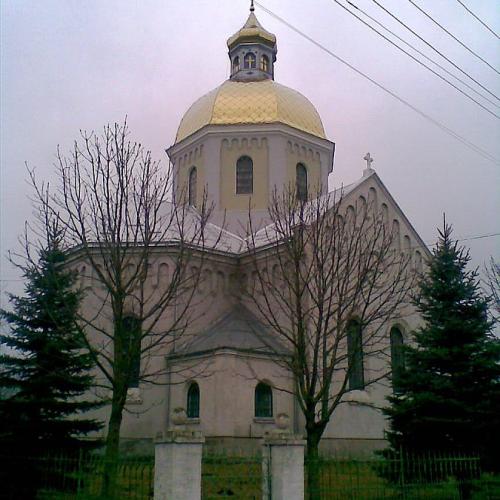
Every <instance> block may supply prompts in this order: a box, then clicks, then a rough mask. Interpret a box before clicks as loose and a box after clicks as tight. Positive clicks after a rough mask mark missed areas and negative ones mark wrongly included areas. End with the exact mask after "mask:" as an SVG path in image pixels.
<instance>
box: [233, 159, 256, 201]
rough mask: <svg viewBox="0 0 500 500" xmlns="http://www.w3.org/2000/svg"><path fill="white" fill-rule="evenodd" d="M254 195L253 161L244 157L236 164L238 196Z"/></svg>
mask: <svg viewBox="0 0 500 500" xmlns="http://www.w3.org/2000/svg"><path fill="white" fill-rule="evenodd" d="M252 193H253V161H252V158H250V157H249V156H242V157H241V158H239V159H238V161H237V162H236V194H252Z"/></svg>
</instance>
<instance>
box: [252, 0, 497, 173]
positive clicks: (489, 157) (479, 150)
mask: <svg viewBox="0 0 500 500" xmlns="http://www.w3.org/2000/svg"><path fill="white" fill-rule="evenodd" d="M255 3H256V4H257V5H258V6H259V7H260V8H261V9H262V10H263V11H264V12H266V13H267V14H269V15H270V16H271V17H273V18H275V19H276V20H277V21H279V22H280V23H282V24H284V25H285V26H287V27H288V28H290V29H291V30H292V31H295V33H297V34H298V35H300V36H302V37H303V38H305V39H306V40H308V41H309V42H311V43H312V44H313V45H316V47H318V48H320V49H321V50H323V51H324V52H326V53H327V54H329V55H330V56H331V57H333V58H334V59H336V60H337V61H339V62H341V63H342V64H344V65H345V66H347V67H348V68H349V69H351V70H352V71H354V72H355V73H357V74H358V75H360V76H362V77H363V78H365V79H367V80H368V81H369V82H370V83H372V84H373V85H375V86H376V87H378V88H379V89H381V90H383V91H384V92H386V93H387V94H389V95H390V96H391V97H393V98H394V99H396V100H398V101H399V102H400V103H402V104H404V105H405V106H407V107H408V108H410V109H411V110H413V111H414V112H415V113H417V114H419V115H420V116H421V117H423V118H425V119H426V120H428V121H430V122H431V123H432V124H434V125H435V126H436V127H439V128H440V129H441V130H443V131H444V132H446V133H447V134H449V135H451V136H452V137H454V138H455V139H456V140H457V141H459V142H461V143H462V144H464V145H465V146H467V147H468V148H470V149H472V150H473V151H475V152H476V153H477V154H479V155H480V156H482V157H483V158H485V159H487V160H489V161H490V162H492V163H494V164H496V165H500V160H499V159H498V158H495V157H494V156H493V155H491V154H490V153H488V152H487V151H485V150H484V149H482V148H480V147H479V146H476V145H475V144H474V143H472V142H470V141H469V140H467V139H466V138H465V137H462V136H461V135H460V134H458V133H457V132H454V131H453V130H452V129H450V128H449V127H447V126H446V125H444V124H442V123H441V122H439V121H437V120H435V119H434V118H432V117H431V116H429V115H428V114H426V113H424V112H423V111H421V110H420V109H418V108H417V107H415V106H413V104H411V103H409V102H408V101H406V100H405V99H403V98H402V97H400V96H399V95H397V94H396V93H395V92H393V91H392V90H389V89H388V88H386V87H384V86H383V85H382V84H380V83H378V82H377V81H376V80H374V79H373V78H371V77H370V76H368V75H367V74H365V73H363V72H362V71H361V70H359V69H357V68H356V67H355V66H353V65H352V64H350V63H348V62H347V61H346V60H344V59H342V58H341V57H340V56H338V55H337V54H335V53H334V52H332V51H331V50H330V49H328V48H326V47H325V46H324V45H322V44H321V43H319V42H317V41H316V40H314V39H313V38H311V37H310V36H309V35H307V34H306V33H304V32H303V31H300V30H299V29H298V28H296V27H295V26H293V25H292V24H290V23H289V22H288V21H285V20H284V19H283V18H281V17H280V16H278V15H277V14H275V13H274V12H273V11H271V10H269V9H268V8H266V7H265V6H264V5H262V4H261V3H260V2H257V1H256V2H255Z"/></svg>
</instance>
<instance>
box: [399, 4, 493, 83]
mask: <svg viewBox="0 0 500 500" xmlns="http://www.w3.org/2000/svg"><path fill="white" fill-rule="evenodd" d="M408 2H410V3H411V4H412V5H413V6H414V7H415V8H416V9H418V10H419V11H420V12H421V13H422V14H423V15H424V16H426V17H427V18H428V19H430V20H431V21H432V22H433V23H434V24H435V25H436V26H439V27H440V28H441V29H442V30H443V31H444V32H445V33H446V34H448V35H449V36H451V38H453V40H455V41H456V42H457V43H459V44H460V45H461V46H462V47H463V48H464V49H466V50H468V51H469V52H470V53H471V54H472V55H474V56H476V57H477V58H478V59H479V60H480V61H482V62H483V63H484V64H486V66H488V67H490V68H491V69H492V70H493V71H494V72H495V73H498V74H499V75H500V71H498V70H497V69H496V68H495V67H494V66H492V65H491V64H490V63H489V62H488V61H487V60H486V59H484V58H482V57H481V56H480V55H479V54H478V53H477V52H474V51H473V50H472V49H471V48H470V47H468V46H467V45H465V43H463V42H462V41H461V40H460V39H458V38H457V37H456V36H455V35H454V34H453V33H451V32H450V31H448V30H447V29H446V28H445V27H444V26H443V25H442V24H440V23H438V22H437V21H436V20H435V19H434V18H433V17H432V16H431V15H430V14H428V13H427V12H426V11H425V10H424V9H422V7H420V6H419V5H417V4H416V3H415V2H414V1H413V0H408Z"/></svg>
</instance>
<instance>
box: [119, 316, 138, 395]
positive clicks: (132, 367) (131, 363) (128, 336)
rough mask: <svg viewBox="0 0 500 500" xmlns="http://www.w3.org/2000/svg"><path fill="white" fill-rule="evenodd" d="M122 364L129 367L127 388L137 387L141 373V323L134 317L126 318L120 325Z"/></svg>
mask: <svg viewBox="0 0 500 500" xmlns="http://www.w3.org/2000/svg"><path fill="white" fill-rule="evenodd" d="M122 328H123V332H122V340H123V344H122V345H123V355H124V362H125V364H126V365H127V366H128V367H129V372H128V375H129V377H128V384H127V386H128V387H139V378H140V373H141V322H140V320H139V319H138V318H136V317H135V316H126V317H125V318H123V323H122Z"/></svg>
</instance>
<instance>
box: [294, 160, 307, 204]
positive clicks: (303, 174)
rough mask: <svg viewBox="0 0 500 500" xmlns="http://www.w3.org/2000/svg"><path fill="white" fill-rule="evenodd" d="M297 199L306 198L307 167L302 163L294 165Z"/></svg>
mask: <svg viewBox="0 0 500 500" xmlns="http://www.w3.org/2000/svg"><path fill="white" fill-rule="evenodd" d="M295 175H296V179H295V182H296V184H297V199H298V200H300V201H306V200H307V169H306V167H305V166H304V165H303V164H302V163H297V167H296V173H295Z"/></svg>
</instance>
